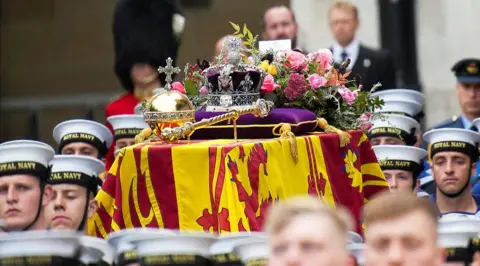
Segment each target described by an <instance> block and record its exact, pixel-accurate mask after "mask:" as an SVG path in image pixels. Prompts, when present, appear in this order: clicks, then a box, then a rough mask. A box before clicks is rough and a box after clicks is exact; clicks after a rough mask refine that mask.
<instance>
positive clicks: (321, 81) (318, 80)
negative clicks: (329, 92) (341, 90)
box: [308, 74, 328, 89]
mask: <svg viewBox="0 0 480 266" xmlns="http://www.w3.org/2000/svg"><path fill="white" fill-rule="evenodd" d="M327 82H328V80H327V79H326V78H324V77H321V76H320V75H318V74H313V75H310V76H308V83H309V84H310V87H312V88H313V89H318V88H320V87H322V86H324V85H325V84H327Z"/></svg>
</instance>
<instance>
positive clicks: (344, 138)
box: [317, 118, 352, 147]
mask: <svg viewBox="0 0 480 266" xmlns="http://www.w3.org/2000/svg"><path fill="white" fill-rule="evenodd" d="M317 124H318V127H319V128H321V129H323V131H325V133H336V134H338V136H339V137H340V147H345V146H347V145H348V144H349V143H350V139H351V138H352V136H350V134H348V132H345V131H342V130H340V129H338V128H336V127H334V126H331V125H329V124H328V122H327V120H325V119H324V118H318V119H317Z"/></svg>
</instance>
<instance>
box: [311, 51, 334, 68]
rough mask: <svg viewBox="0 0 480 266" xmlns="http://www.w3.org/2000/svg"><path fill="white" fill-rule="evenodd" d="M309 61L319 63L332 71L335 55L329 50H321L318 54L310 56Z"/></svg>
mask: <svg viewBox="0 0 480 266" xmlns="http://www.w3.org/2000/svg"><path fill="white" fill-rule="evenodd" d="M308 59H309V60H310V61H314V62H317V63H319V65H320V67H321V68H323V69H330V68H331V67H332V63H333V54H332V51H330V50H329V49H320V50H318V52H314V53H310V54H308Z"/></svg>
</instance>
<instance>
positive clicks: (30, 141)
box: [0, 139, 51, 147]
mask: <svg viewBox="0 0 480 266" xmlns="http://www.w3.org/2000/svg"><path fill="white" fill-rule="evenodd" d="M18 144H22V145H25V144H27V145H28V144H39V145H45V146H46V147H51V146H50V145H48V144H46V143H43V142H40V141H36V140H30V139H16V140H11V141H7V142H3V143H0V146H7V145H18Z"/></svg>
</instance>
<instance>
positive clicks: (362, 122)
mask: <svg viewBox="0 0 480 266" xmlns="http://www.w3.org/2000/svg"><path fill="white" fill-rule="evenodd" d="M370 116H372V114H370V113H367V114H362V115H361V116H360V117H359V118H358V119H357V128H358V129H360V130H362V131H364V132H368V131H369V130H370V128H372V126H373V124H372V121H370Z"/></svg>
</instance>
